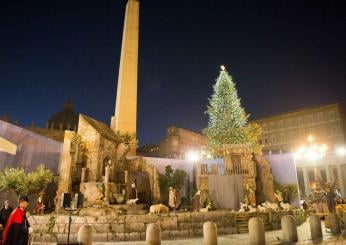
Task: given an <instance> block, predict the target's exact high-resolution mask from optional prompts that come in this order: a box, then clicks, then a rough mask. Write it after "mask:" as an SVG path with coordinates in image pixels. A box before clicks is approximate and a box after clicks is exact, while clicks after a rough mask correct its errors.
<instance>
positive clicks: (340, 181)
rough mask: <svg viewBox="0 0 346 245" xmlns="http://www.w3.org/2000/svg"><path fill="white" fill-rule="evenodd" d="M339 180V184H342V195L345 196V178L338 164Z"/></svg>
mask: <svg viewBox="0 0 346 245" xmlns="http://www.w3.org/2000/svg"><path fill="white" fill-rule="evenodd" d="M338 178H339V183H340V190H341V195H342V196H344V195H345V186H344V178H343V176H342V168H341V164H338Z"/></svg>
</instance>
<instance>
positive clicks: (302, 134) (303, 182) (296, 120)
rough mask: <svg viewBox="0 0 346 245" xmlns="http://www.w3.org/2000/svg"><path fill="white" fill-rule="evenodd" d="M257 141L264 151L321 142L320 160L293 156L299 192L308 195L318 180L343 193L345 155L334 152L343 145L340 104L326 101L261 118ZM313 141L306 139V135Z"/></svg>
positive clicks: (291, 148) (281, 150)
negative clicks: (323, 154)
mask: <svg viewBox="0 0 346 245" xmlns="http://www.w3.org/2000/svg"><path fill="white" fill-rule="evenodd" d="M253 122H256V123H258V124H259V125H260V126H261V127H262V130H263V133H262V135H261V137H260V140H259V143H260V144H262V145H263V152H264V154H274V153H283V152H291V153H293V154H294V153H295V152H296V151H297V150H298V149H299V148H300V147H302V145H307V147H309V144H310V145H311V146H312V145H325V146H326V152H325V156H324V157H323V158H321V159H308V158H300V159H298V158H297V159H296V166H297V175H298V182H299V189H300V194H301V195H302V196H309V195H310V194H311V191H312V190H313V189H315V188H316V184H317V182H318V180H319V179H321V180H323V181H325V182H328V183H331V184H332V183H336V184H337V187H338V188H339V190H340V191H341V193H342V194H343V195H345V194H346V193H345V190H346V156H345V154H340V151H338V150H339V149H341V148H344V147H345V138H346V137H345V132H346V130H345V126H346V123H345V113H344V110H343V108H342V106H341V105H340V104H329V105H323V106H316V107H311V108H303V109H299V110H295V111H290V112H286V113H281V114H278V115H274V116H270V117H266V118H262V119H258V120H255V121H253ZM309 136H310V137H313V138H310V139H311V141H312V139H313V142H307V138H308V137H309Z"/></svg>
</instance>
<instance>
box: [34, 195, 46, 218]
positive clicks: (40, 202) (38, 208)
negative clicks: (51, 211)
mask: <svg viewBox="0 0 346 245" xmlns="http://www.w3.org/2000/svg"><path fill="white" fill-rule="evenodd" d="M43 195H44V192H43V191H41V192H40V193H39V194H38V198H37V202H36V207H35V213H36V214H40V215H43V214H44V208H45V205H44V204H43Z"/></svg>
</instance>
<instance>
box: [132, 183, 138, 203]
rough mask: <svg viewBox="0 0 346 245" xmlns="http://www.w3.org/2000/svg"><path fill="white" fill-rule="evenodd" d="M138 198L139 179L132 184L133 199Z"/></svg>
mask: <svg viewBox="0 0 346 245" xmlns="http://www.w3.org/2000/svg"><path fill="white" fill-rule="evenodd" d="M137 197H138V195H137V179H134V180H133V181H132V184H131V199H136V198H137Z"/></svg>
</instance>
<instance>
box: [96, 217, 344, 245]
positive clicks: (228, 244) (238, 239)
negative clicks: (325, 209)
mask: <svg viewBox="0 0 346 245" xmlns="http://www.w3.org/2000/svg"><path fill="white" fill-rule="evenodd" d="M322 230H323V241H322V240H321V241H312V240H311V236H310V226H309V223H308V222H305V223H304V224H302V225H301V226H299V227H298V238H299V241H298V242H297V243H295V244H299V245H308V244H327V245H328V244H330V245H332V244H333V245H334V244H337V245H346V231H345V230H344V231H343V233H342V234H340V235H336V236H335V235H332V234H331V233H330V232H329V229H325V228H324V222H322ZM113 244H114V245H144V244H145V242H144V241H142V242H116V243H102V242H96V243H93V245H113ZM161 244H162V245H177V244H179V245H201V244H203V238H193V239H185V240H183V239H177V240H169V241H162V243H161ZM238 244H239V245H243V244H248V234H235V235H226V236H219V238H218V245H238ZM266 244H268V245H277V244H289V243H285V242H283V241H282V231H281V230H276V231H268V232H266Z"/></svg>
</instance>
